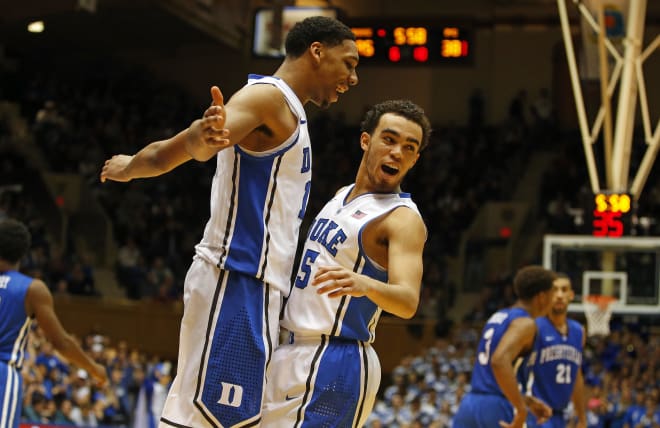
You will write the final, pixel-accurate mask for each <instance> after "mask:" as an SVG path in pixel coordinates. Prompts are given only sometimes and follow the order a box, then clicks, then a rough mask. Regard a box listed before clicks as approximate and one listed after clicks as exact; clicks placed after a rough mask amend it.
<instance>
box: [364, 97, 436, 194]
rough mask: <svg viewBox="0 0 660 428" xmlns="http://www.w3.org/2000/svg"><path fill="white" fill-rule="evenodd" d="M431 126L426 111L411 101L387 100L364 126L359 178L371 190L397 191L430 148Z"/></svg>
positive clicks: (376, 107) (369, 115)
mask: <svg viewBox="0 0 660 428" xmlns="http://www.w3.org/2000/svg"><path fill="white" fill-rule="evenodd" d="M430 133H431V125H430V123H429V119H428V118H427V117H426V114H425V113H424V110H423V109H422V108H421V107H419V106H418V105H417V104H415V103H413V102H412V101H408V100H388V101H384V102H382V103H379V104H376V105H374V106H373V107H371V108H370V109H369V111H367V113H366V115H365V117H364V120H363V121H362V124H361V134H360V146H361V147H362V150H363V151H364V154H363V157H362V163H361V165H360V174H366V178H367V179H368V183H369V190H370V191H375V192H391V191H394V190H397V189H398V187H399V185H400V184H401V181H402V180H403V178H404V177H405V175H406V174H407V173H408V171H409V170H410V169H411V168H412V167H413V166H414V165H415V163H416V162H417V159H418V158H419V152H420V151H421V150H422V149H423V148H424V147H425V146H426V145H427V144H428V139H429V134H430Z"/></svg>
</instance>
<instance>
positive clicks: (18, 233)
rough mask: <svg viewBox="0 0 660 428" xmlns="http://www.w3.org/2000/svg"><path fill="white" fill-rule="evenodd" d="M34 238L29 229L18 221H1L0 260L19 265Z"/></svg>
mask: <svg viewBox="0 0 660 428" xmlns="http://www.w3.org/2000/svg"><path fill="white" fill-rule="evenodd" d="M31 240H32V237H31V236H30V231H29V230H28V228H27V227H26V226H25V225H24V224H23V223H21V222H20V221H18V220H14V219H11V218H10V219H4V220H0V259H2V260H5V261H7V262H9V263H11V264H15V263H18V262H19V261H20V260H21V259H22V258H23V256H25V254H27V252H28V250H29V249H30V243H31Z"/></svg>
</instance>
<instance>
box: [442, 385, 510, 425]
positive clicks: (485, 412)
mask: <svg viewBox="0 0 660 428" xmlns="http://www.w3.org/2000/svg"><path fill="white" fill-rule="evenodd" d="M512 420H513V406H512V405H511V403H509V400H507V399H506V398H504V397H503V396H501V395H495V394H477V393H472V392H469V393H467V394H465V396H464V397H463V400H462V401H461V405H460V406H459V408H458V412H456V415H455V416H454V421H453V425H452V427H453V428H493V427H499V426H500V421H504V422H507V423H508V422H511V421H512Z"/></svg>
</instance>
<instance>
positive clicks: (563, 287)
mask: <svg viewBox="0 0 660 428" xmlns="http://www.w3.org/2000/svg"><path fill="white" fill-rule="evenodd" d="M552 289H553V294H552V308H551V309H550V313H551V314H553V315H564V314H566V312H567V311H568V304H569V303H571V302H572V301H573V298H574V297H575V292H574V291H573V287H572V285H571V279H570V278H569V277H568V275H566V274H565V273H557V277H556V278H555V280H554V281H553V283H552Z"/></svg>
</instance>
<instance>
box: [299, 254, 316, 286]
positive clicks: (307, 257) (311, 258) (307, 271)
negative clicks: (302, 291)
mask: <svg viewBox="0 0 660 428" xmlns="http://www.w3.org/2000/svg"><path fill="white" fill-rule="evenodd" d="M318 256H319V252H318V251H314V250H310V249H307V251H305V254H304V255H303V256H302V259H300V269H298V275H297V276H296V281H295V283H294V285H295V286H296V287H298V288H305V287H307V283H308V282H309V277H310V276H311V274H312V263H314V262H315V261H316V258H317V257H318Z"/></svg>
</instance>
